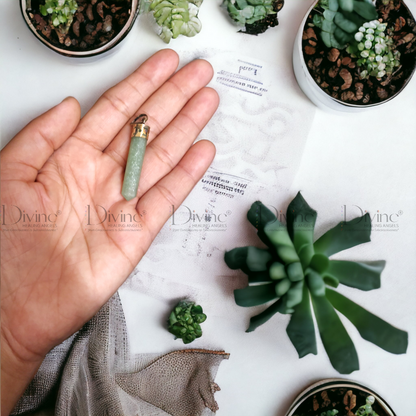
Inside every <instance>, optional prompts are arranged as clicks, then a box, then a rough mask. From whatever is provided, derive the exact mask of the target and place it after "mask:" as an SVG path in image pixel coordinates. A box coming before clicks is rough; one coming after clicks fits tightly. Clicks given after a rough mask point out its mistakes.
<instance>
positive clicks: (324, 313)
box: [312, 294, 360, 374]
mask: <svg viewBox="0 0 416 416" xmlns="http://www.w3.org/2000/svg"><path fill="white" fill-rule="evenodd" d="M312 304H313V310H314V312H315V316H316V320H317V322H318V328H319V333H320V335H321V339H322V343H323V344H324V347H325V351H326V352H327V354H328V357H329V360H330V361H331V364H332V366H333V367H334V368H335V370H337V371H338V372H340V373H341V374H350V373H352V372H353V371H355V370H358V369H359V368H360V366H359V363H358V355H357V351H356V350H355V347H354V344H353V342H352V340H351V338H350V336H349V335H348V332H347V331H346V329H345V328H344V325H342V322H341V320H340V319H339V316H338V315H337V313H336V312H335V309H334V307H333V306H332V304H331V303H330V302H329V300H328V299H327V298H326V297H325V296H314V295H313V294H312Z"/></svg>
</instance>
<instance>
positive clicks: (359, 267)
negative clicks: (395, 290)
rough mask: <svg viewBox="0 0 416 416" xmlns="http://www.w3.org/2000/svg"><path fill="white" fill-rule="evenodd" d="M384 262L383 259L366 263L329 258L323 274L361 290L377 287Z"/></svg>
mask: <svg viewBox="0 0 416 416" xmlns="http://www.w3.org/2000/svg"><path fill="white" fill-rule="evenodd" d="M385 265H386V262H385V261H384V260H380V261H372V262H368V263H357V262H352V261H342V260H330V261H329V266H328V269H327V270H326V271H325V273H324V277H325V276H330V277H334V278H336V279H338V280H339V282H340V283H342V284H343V285H345V286H350V287H355V288H356V289H361V290H373V289H378V288H379V287H380V285H381V283H380V275H381V272H382V271H383V269H384V266H385Z"/></svg>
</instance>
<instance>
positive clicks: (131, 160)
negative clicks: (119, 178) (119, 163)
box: [121, 114, 150, 201]
mask: <svg viewBox="0 0 416 416" xmlns="http://www.w3.org/2000/svg"><path fill="white" fill-rule="evenodd" d="M146 121H147V115H146V114H140V116H139V117H136V118H135V119H134V121H133V122H132V123H131V125H132V126H133V129H132V133H131V142H130V149H129V156H128V158H127V165H126V171H125V173H124V182H123V189H122V191H121V194H122V195H123V196H124V198H125V199H126V200H127V201H130V199H133V198H135V197H136V195H137V189H138V188H139V181H140V173H141V171H142V166H143V158H144V153H145V151H146V145H147V138H148V137H149V132H150V127H149V126H146Z"/></svg>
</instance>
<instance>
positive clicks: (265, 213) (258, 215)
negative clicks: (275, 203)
mask: <svg viewBox="0 0 416 416" xmlns="http://www.w3.org/2000/svg"><path fill="white" fill-rule="evenodd" d="M247 219H248V220H249V221H250V223H251V225H253V226H254V227H255V228H256V229H257V235H258V236H259V238H260V240H261V241H263V243H265V244H268V243H269V242H270V241H269V239H268V238H267V237H266V235H265V234H264V227H265V226H266V225H267V224H268V223H270V222H274V221H277V218H276V216H275V215H274V214H273V213H272V212H271V211H270V210H269V208H267V207H266V206H265V205H263V204H262V203H261V202H260V201H256V202H254V204H252V205H251V208H250V209H249V211H248V212H247Z"/></svg>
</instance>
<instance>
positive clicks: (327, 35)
mask: <svg viewBox="0 0 416 416" xmlns="http://www.w3.org/2000/svg"><path fill="white" fill-rule="evenodd" d="M321 38H322V41H323V42H324V43H325V46H326V47H327V48H332V41H331V34H330V33H327V32H324V31H322V32H321Z"/></svg>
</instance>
